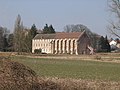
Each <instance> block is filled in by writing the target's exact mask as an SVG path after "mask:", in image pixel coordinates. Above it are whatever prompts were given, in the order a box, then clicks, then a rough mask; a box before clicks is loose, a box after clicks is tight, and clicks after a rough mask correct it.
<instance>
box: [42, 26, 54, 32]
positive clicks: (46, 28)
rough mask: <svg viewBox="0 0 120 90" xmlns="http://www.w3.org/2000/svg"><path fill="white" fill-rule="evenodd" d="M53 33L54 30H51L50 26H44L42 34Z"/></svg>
mask: <svg viewBox="0 0 120 90" xmlns="http://www.w3.org/2000/svg"><path fill="white" fill-rule="evenodd" d="M52 33H55V29H54V28H53V26H52V25H50V26H48V24H46V26H44V29H43V34H52Z"/></svg>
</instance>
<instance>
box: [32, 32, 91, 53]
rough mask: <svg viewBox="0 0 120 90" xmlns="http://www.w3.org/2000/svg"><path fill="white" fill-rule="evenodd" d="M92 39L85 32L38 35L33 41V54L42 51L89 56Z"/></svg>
mask: <svg viewBox="0 0 120 90" xmlns="http://www.w3.org/2000/svg"><path fill="white" fill-rule="evenodd" d="M90 48H91V47H90V38H89V37H88V35H87V34H86V32H85V31H83V32H71V33H65V32H59V33H55V34H37V35H36V36H35V37H34V38H33V40H32V53H34V50H35V49H41V50H42V53H51V54H76V55H78V54H89V53H90V50H91V49H90Z"/></svg>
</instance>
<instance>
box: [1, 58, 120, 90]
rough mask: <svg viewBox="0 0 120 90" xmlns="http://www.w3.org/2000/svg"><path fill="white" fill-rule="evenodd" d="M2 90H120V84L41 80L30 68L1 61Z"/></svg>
mask: <svg viewBox="0 0 120 90" xmlns="http://www.w3.org/2000/svg"><path fill="white" fill-rule="evenodd" d="M0 90H120V83H119V82H106V81H99V80H93V81H92V80H80V79H79V80H76V79H60V78H41V77H39V78H38V76H37V75H36V73H35V72H34V71H33V70H31V69H30V68H29V67H26V66H24V65H23V64H20V63H18V62H14V61H11V60H0Z"/></svg>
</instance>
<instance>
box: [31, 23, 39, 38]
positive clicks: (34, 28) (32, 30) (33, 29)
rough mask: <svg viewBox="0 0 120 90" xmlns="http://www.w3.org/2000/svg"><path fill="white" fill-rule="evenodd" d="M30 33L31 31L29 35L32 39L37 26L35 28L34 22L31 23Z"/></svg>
mask: <svg viewBox="0 0 120 90" xmlns="http://www.w3.org/2000/svg"><path fill="white" fill-rule="evenodd" d="M30 33H31V36H32V39H33V38H34V37H35V36H36V34H37V28H36V26H35V24H33V25H32V27H31V29H30Z"/></svg>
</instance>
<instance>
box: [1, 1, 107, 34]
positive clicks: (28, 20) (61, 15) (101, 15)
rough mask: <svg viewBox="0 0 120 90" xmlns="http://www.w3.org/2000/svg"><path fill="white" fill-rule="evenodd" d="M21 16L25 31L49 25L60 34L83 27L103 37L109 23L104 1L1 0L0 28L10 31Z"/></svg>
mask: <svg viewBox="0 0 120 90" xmlns="http://www.w3.org/2000/svg"><path fill="white" fill-rule="evenodd" d="M18 14H20V15H21V18H22V21H23V23H24V25H25V26H26V27H28V28H30V27H31V26H32V24H35V25H36V26H37V28H38V29H41V28H43V27H44V26H45V24H46V23H47V24H49V25H50V24H52V25H53V27H54V28H55V29H56V31H63V27H64V26H65V25H68V24H83V25H85V26H87V27H88V28H89V29H90V30H91V31H93V32H96V33H98V34H100V35H106V32H107V30H106V26H107V25H108V24H109V23H108V20H109V12H108V6H107V0H0V26H3V27H7V28H8V29H10V30H11V31H12V30H13V28H14V23H15V20H16V17H17V15H18Z"/></svg>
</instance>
